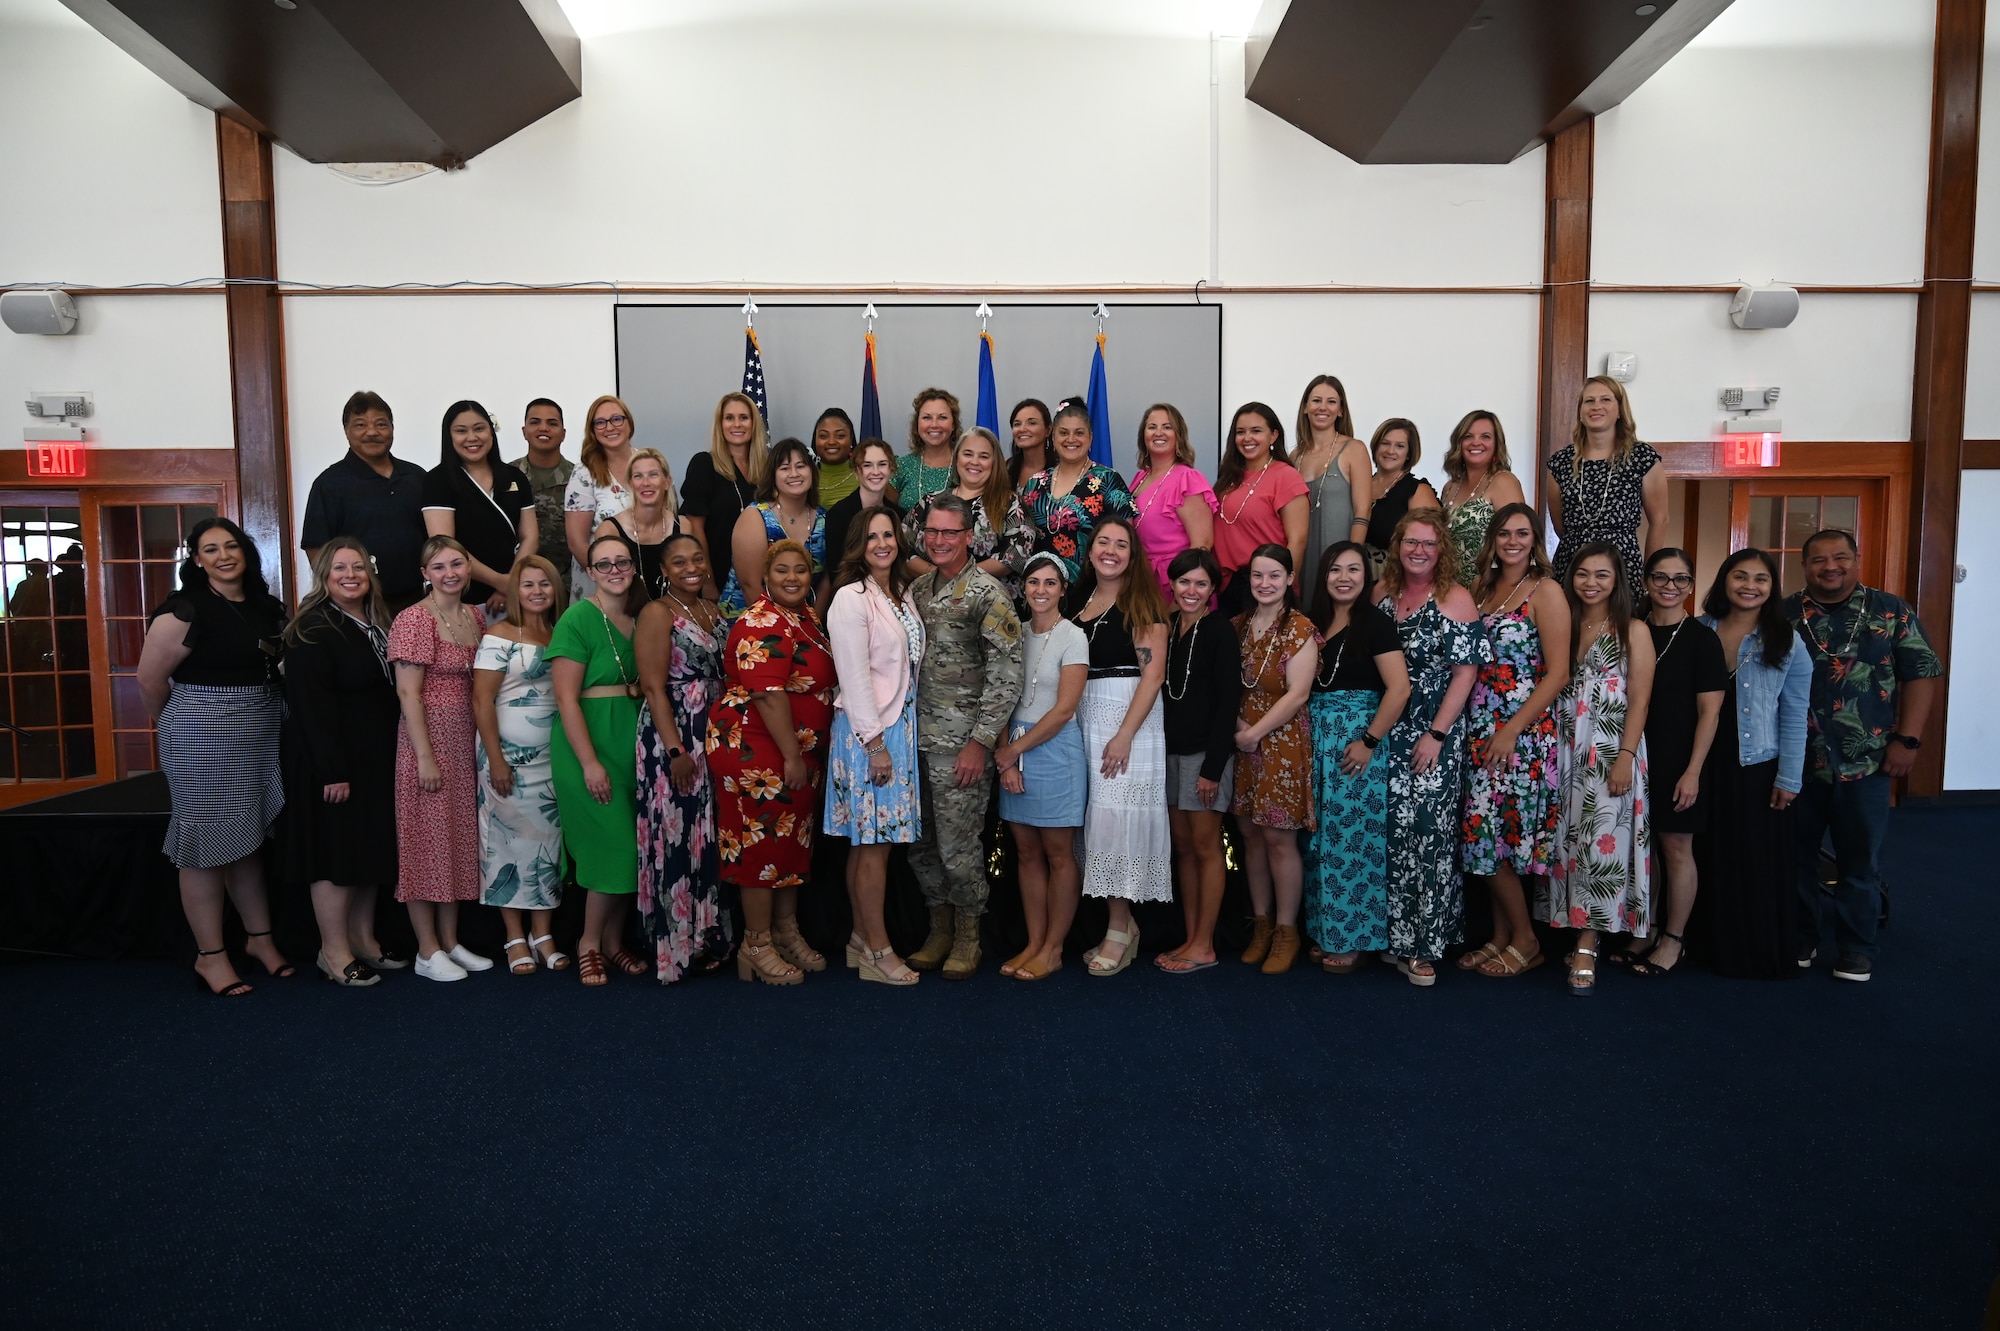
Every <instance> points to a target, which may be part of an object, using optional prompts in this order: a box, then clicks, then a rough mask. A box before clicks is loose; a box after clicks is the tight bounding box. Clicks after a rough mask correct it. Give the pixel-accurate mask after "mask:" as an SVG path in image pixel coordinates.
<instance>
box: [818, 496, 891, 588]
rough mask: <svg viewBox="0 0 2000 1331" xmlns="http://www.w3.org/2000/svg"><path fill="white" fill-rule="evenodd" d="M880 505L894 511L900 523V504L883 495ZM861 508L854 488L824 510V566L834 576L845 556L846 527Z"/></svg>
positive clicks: (852, 521)
mask: <svg viewBox="0 0 2000 1331" xmlns="http://www.w3.org/2000/svg"><path fill="white" fill-rule="evenodd" d="M882 507H884V508H886V509H888V510H889V511H890V512H891V513H894V514H895V515H896V518H897V521H898V523H899V524H900V522H901V520H902V517H903V507H902V505H901V504H898V503H897V502H896V501H895V500H893V499H891V498H889V497H888V496H887V495H884V496H882ZM861 509H862V503H861V492H860V491H859V490H856V491H855V492H854V493H853V494H851V495H849V496H847V498H845V499H843V500H841V501H840V502H839V503H837V504H835V505H834V506H833V507H832V508H829V509H828V510H827V511H826V568H827V572H828V573H830V574H832V575H833V576H834V577H839V576H840V562H841V561H842V560H843V559H845V558H847V529H848V528H849V527H851V526H852V525H854V520H855V519H856V518H858V517H860V516H861Z"/></svg>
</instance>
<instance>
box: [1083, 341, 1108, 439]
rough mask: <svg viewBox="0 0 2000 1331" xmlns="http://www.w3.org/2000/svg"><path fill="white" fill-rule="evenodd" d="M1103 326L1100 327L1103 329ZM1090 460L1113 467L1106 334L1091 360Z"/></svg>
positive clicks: (1098, 342)
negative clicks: (1106, 381)
mask: <svg viewBox="0 0 2000 1331" xmlns="http://www.w3.org/2000/svg"><path fill="white" fill-rule="evenodd" d="M1101 326H1102V325H1100V327H1101ZM1088 402H1089V406H1090V460H1091V461H1092V462H1096V463H1099V464H1101V465H1103V466H1106V467H1108V466H1110V465H1111V389H1110V387H1109V385H1107V384H1106V383H1105V381H1104V334H1102V333H1099V334H1098V335H1097V350H1096V352H1095V353H1094V354H1093V355H1092V356H1091V358H1090V393H1089V397H1088Z"/></svg>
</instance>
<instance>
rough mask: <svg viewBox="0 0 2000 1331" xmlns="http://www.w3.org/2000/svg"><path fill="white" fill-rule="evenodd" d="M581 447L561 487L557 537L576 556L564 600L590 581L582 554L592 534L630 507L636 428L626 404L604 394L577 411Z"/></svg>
mask: <svg viewBox="0 0 2000 1331" xmlns="http://www.w3.org/2000/svg"><path fill="white" fill-rule="evenodd" d="M583 422H584V424H583V452H582V455H581V459H580V460H579V462H578V463H577V468H576V470H575V471H574V472H572V473H570V478H569V486H568V487H567V488H566V489H565V490H564V491H563V536H564V537H565V538H566V539H567V540H568V542H569V553H570V556H571V557H572V558H573V559H574V560H575V561H576V567H575V571H574V572H573V573H572V574H571V576H570V599H571V600H573V601H580V600H582V599H583V598H584V597H586V596H589V595H590V594H591V593H592V592H594V591H595V590H596V589H597V588H596V584H594V583H593V582H592V581H591V580H590V573H589V571H588V570H587V569H585V568H584V566H583V565H584V553H585V551H586V550H587V549H588V548H589V546H590V544H591V541H592V540H593V539H594V533H596V531H597V530H598V529H599V528H600V527H602V526H603V525H604V523H605V522H606V521H608V520H609V519H611V518H613V517H616V516H617V515H618V514H620V513H623V512H624V511H625V510H626V509H628V508H630V507H632V491H631V489H630V488H629V486H628V485H627V482H626V472H627V470H628V469H629V468H630V467H631V465H632V437H633V436H634V435H636V434H638V432H639V425H638V422H637V421H635V420H633V419H632V409H631V408H630V407H628V406H626V405H625V403H624V402H623V401H621V400H620V399H618V398H616V397H613V396H612V395H611V394H609V393H606V394H604V395H603V396H602V397H599V398H597V399H596V400H594V401H593V402H592V403H591V404H590V410H589V411H587V412H585V413H584V416H583Z"/></svg>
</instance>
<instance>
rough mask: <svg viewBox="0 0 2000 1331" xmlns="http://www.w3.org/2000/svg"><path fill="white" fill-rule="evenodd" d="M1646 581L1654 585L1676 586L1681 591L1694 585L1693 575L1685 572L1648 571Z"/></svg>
mask: <svg viewBox="0 0 2000 1331" xmlns="http://www.w3.org/2000/svg"><path fill="white" fill-rule="evenodd" d="M1646 581H1648V582H1650V583H1652V584H1653V585H1654V586H1655V587H1678V588H1680V589H1681V590H1682V591H1686V590H1687V589H1688V588H1690V587H1692V586H1694V577H1693V575H1691V574H1687V573H1648V574H1647V575H1646Z"/></svg>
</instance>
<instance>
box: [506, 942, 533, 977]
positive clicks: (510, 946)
mask: <svg viewBox="0 0 2000 1331" xmlns="http://www.w3.org/2000/svg"><path fill="white" fill-rule="evenodd" d="M516 947H527V948H528V955H527V956H525V957H522V958H521V959H520V960H519V961H509V962H508V963H507V973H508V974H509V975H533V974H534V973H535V970H536V961H535V949H534V948H532V947H528V940H527V939H525V938H510V939H508V940H507V941H506V943H505V944H503V945H502V946H501V949H500V950H501V952H502V953H506V952H511V951H513V950H514V949H515V948H516ZM523 966H526V967H527V968H528V969H526V970H522V969H521V967H523Z"/></svg>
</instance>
